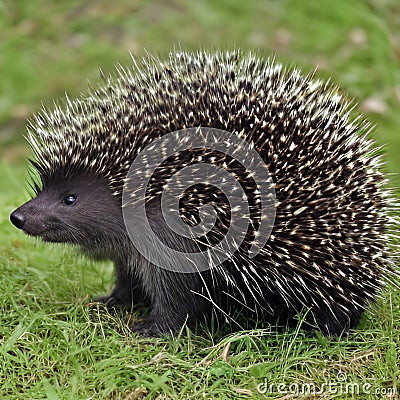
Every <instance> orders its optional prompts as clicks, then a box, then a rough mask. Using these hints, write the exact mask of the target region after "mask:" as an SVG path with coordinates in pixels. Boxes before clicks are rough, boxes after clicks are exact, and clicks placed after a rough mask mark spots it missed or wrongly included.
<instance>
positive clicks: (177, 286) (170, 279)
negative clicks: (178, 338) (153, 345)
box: [131, 265, 211, 336]
mask: <svg viewBox="0 0 400 400" xmlns="http://www.w3.org/2000/svg"><path fill="white" fill-rule="evenodd" d="M148 267H150V269H151V273H150V274H146V275H147V276H149V280H147V281H145V282H144V284H145V285H147V286H146V289H147V290H148V291H149V292H150V293H151V309H150V313H149V315H148V316H147V317H146V318H144V319H141V320H138V321H137V322H136V323H134V324H133V325H131V330H132V331H133V332H138V333H140V334H141V335H143V336H160V335H161V334H172V335H174V334H177V333H178V332H179V330H180V329H181V328H182V326H183V325H184V324H185V323H186V324H187V325H188V326H189V328H193V327H194V326H195V324H196V322H197V321H199V320H200V319H201V318H202V317H204V316H205V315H206V314H207V312H208V311H209V309H210V308H211V305H210V303H209V302H208V301H207V300H204V298H203V297H202V296H201V295H199V293H201V292H202V287H203V285H202V280H201V278H200V276H199V274H197V273H176V272H171V271H168V270H165V269H162V268H159V267H156V266H154V265H151V266H150V265H149V266H148ZM150 277H151V280H150Z"/></svg>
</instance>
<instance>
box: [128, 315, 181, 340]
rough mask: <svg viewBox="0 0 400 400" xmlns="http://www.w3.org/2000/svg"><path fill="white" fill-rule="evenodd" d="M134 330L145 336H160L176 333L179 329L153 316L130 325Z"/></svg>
mask: <svg viewBox="0 0 400 400" xmlns="http://www.w3.org/2000/svg"><path fill="white" fill-rule="evenodd" d="M130 329H131V331H132V332H137V333H139V335H141V336H144V337H159V336H161V335H170V336H171V335H174V334H175V333H177V331H178V329H174V328H172V327H171V326H169V325H167V324H160V322H157V321H155V320H154V319H153V318H143V319H140V320H138V321H137V322H135V323H134V324H133V325H131V326H130Z"/></svg>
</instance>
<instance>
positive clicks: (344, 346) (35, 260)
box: [0, 0, 400, 400]
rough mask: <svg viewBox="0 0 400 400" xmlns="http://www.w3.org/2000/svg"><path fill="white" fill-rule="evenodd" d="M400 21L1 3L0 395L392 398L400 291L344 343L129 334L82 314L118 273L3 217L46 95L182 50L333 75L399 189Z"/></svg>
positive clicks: (117, 321)
mask: <svg viewBox="0 0 400 400" xmlns="http://www.w3.org/2000/svg"><path fill="white" fill-rule="evenodd" d="M399 16H400V5H399V4H398V2H397V1H396V0H382V1H362V0H355V1H351V2H349V1H347V0H337V1H335V2H332V1H321V2H298V1H294V0H286V1H281V2H278V1H272V0H270V1H248V2H241V1H227V0H223V1H218V2H215V1H211V0H208V1H196V2H184V1H183V0H169V1H166V2H163V1H161V0H160V1H156V2H146V1H144V0H137V1H134V2H132V1H128V0H122V1H119V2H109V1H98V2H93V1H68V2H56V1H37V2H32V1H27V0H21V1H18V2H16V1H3V2H0V55H1V56H0V71H1V72H2V76H1V79H0V156H1V160H2V161H1V163H0V205H1V207H0V238H1V240H0V287H1V291H0V398H1V399H3V398H4V399H89V398H91V399H125V400H128V399H130V400H133V399H158V400H161V399H202V398H209V399H238V398H259V399H266V398H269V399H275V398H276V399H279V398H281V399H283V398H285V399H287V398H294V399H297V398H309V397H310V396H308V397H307V395H304V396H303V395H301V394H293V393H291V392H294V391H295V389H296V386H295V385H300V386H301V385H302V384H310V385H312V384H315V385H317V386H318V387H321V386H322V385H323V384H324V383H331V385H332V386H331V388H328V387H326V386H325V387H324V390H323V392H322V393H321V394H318V395H316V396H315V397H314V398H320V399H325V398H326V399H329V398H339V399H347V398H360V399H369V398H371V399H375V398H381V399H393V398H395V397H394V396H392V395H391V393H393V390H394V388H396V387H397V389H399V386H400V383H399V381H400V372H399V365H400V358H399V353H400V351H399V349H398V343H400V295H399V293H398V291H395V290H394V289H392V290H387V291H386V292H385V293H384V295H383V298H382V299H381V300H379V301H378V303H377V304H376V305H374V306H372V307H371V310H370V311H369V312H368V313H366V315H365V316H364V320H363V321H362V323H361V325H360V327H359V328H358V329H357V330H355V331H354V333H352V335H351V336H350V337H349V338H346V339H341V340H340V339H330V338H323V337H320V336H318V335H317V336H315V337H307V336H305V335H304V333H303V332H302V331H301V330H294V331H289V332H286V333H277V332H275V330H274V329H272V328H271V329H268V330H265V331H254V332H245V333H244V332H240V333H237V334H234V335H231V336H228V337H225V338H222V339H220V340H219V341H215V340H213V339H212V338H211V337H199V336H195V335H193V334H190V333H189V334H188V335H189V336H187V333H186V332H185V333H184V335H183V337H181V338H177V339H174V340H172V339H165V338H164V339H157V340H144V339H139V338H138V337H136V336H133V335H131V334H130V333H129V331H128V330H127V328H126V325H127V322H128V321H129V318H130V317H129V315H125V314H121V315H118V316H111V315H109V314H107V313H106V312H104V310H102V309H101V308H97V307H96V306H89V307H88V306H87V302H88V299H89V298H90V297H93V296H97V295H100V294H104V293H106V292H107V291H109V289H110V287H111V284H112V268H111V265H109V264H106V263H104V264H99V263H92V262H90V261H88V260H86V259H84V258H83V257H81V256H79V255H78V254H77V253H76V252H74V251H73V250H71V249H70V248H68V247H60V246H49V245H44V244H42V243H40V242H37V241H35V240H32V239H29V238H26V237H25V236H23V235H22V233H21V232H19V231H17V230H16V229H14V228H13V227H12V226H11V224H10V223H9V221H8V215H9V213H10V212H11V211H12V210H13V209H14V208H15V207H16V206H17V205H19V204H20V203H22V202H23V201H24V200H26V199H27V192H26V190H25V183H24V178H25V176H26V172H25V171H26V163H25V157H26V156H27V155H28V154H29V151H28V149H27V147H26V145H25V143H24V142H23V140H22V135H23V133H24V132H25V131H24V125H25V123H26V118H28V117H29V116H30V115H31V113H32V112H33V111H35V110H36V109H38V108H40V104H41V101H43V102H44V103H45V104H50V105H51V101H52V100H51V99H52V98H57V97H62V96H63V93H64V92H68V94H69V96H70V97H74V96H76V95H78V94H79V92H80V91H83V90H85V88H86V86H87V81H86V79H90V80H91V81H96V80H97V76H98V68H99V67H101V68H102V69H103V70H105V71H111V70H112V68H113V65H114V64H115V63H116V62H121V63H127V62H129V55H128V51H129V50H130V51H132V52H133V53H134V54H136V55H141V54H143V48H144V47H146V48H147V49H148V50H150V51H151V52H156V53H158V54H161V55H165V54H166V53H167V52H168V51H169V50H170V49H172V48H173V47H174V45H177V44H178V43H180V45H181V46H182V47H184V48H188V49H196V48H197V47H198V46H201V47H203V48H217V47H218V48H221V47H222V48H232V47H241V48H244V49H254V48H256V49H260V50H261V51H263V52H265V53H266V54H270V53H271V52H276V54H277V58H278V60H280V61H283V62H287V63H290V64H297V65H299V66H302V67H303V69H305V70H309V69H313V68H314V67H315V66H318V69H319V71H318V74H319V75H320V76H322V77H327V76H331V75H332V76H333V77H334V78H333V80H334V81H335V82H336V83H339V84H340V85H341V86H342V87H343V88H345V89H346V90H347V91H348V92H349V93H351V94H352V95H353V96H355V97H356V98H358V99H359V101H360V108H361V110H362V111H363V112H365V113H366V114H367V116H368V118H369V119H371V120H372V121H373V122H374V123H377V124H378V125H379V128H378V129H377V131H376V138H377V141H378V143H380V144H385V145H386V153H387V156H386V157H385V160H386V162H387V164H386V166H385V169H386V171H387V172H388V175H389V176H390V178H391V183H392V185H393V186H400V179H399V176H398V175H396V174H397V173H398V171H399V170H400V157H399V156H398V154H399V151H400V135H399V133H398V127H399V126H400V113H399V112H398V108H399V106H400V68H399V59H400V33H399V32H400V17H399ZM226 354H228V356H226ZM270 384H271V385H272V386H271V387H269V385H270ZM279 384H285V385H286V386H281V387H279V386H278V385H279ZM290 384H292V386H289V385H290ZM349 385H350V386H349ZM351 385H352V386H351ZM363 385H364V386H363ZM368 385H370V386H368ZM351 388H353V390H357V389H359V391H360V394H359V395H358V396H352V395H351ZM278 389H282V390H281V393H279V390H278ZM300 389H301V387H300ZM305 389H306V387H305ZM284 390H288V391H289V393H282V391H284Z"/></svg>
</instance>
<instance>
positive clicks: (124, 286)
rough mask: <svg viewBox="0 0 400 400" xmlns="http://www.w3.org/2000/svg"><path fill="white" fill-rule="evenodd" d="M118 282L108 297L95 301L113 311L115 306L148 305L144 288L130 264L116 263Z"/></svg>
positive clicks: (120, 261)
mask: <svg viewBox="0 0 400 400" xmlns="http://www.w3.org/2000/svg"><path fill="white" fill-rule="evenodd" d="M115 273H116V280H115V285H114V288H113V290H112V291H111V293H110V294H109V295H108V296H104V297H99V298H97V299H96V300H95V301H96V302H99V303H103V304H104V305H105V306H106V307H107V308H109V309H111V308H114V307H115V306H128V307H133V306H135V305H137V304H144V305H148V299H147V298H146V296H145V294H144V292H143V289H142V286H141V285H140V282H139V280H138V278H137V277H136V276H135V273H134V271H132V270H131V269H130V268H129V264H128V263H127V262H124V261H123V260H119V261H117V262H116V263H115Z"/></svg>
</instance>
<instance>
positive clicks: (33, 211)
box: [10, 197, 54, 237]
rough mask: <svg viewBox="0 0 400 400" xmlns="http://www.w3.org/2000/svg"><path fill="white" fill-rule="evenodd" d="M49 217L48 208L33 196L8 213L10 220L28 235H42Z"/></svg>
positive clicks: (49, 219)
mask: <svg viewBox="0 0 400 400" xmlns="http://www.w3.org/2000/svg"><path fill="white" fill-rule="evenodd" d="M51 220H54V217H53V218H51V216H50V212H49V210H48V209H47V208H46V207H45V205H43V204H41V202H40V201H38V198H37V197H35V198H33V199H32V200H29V201H28V202H26V203H24V204H22V205H21V206H20V207H18V208H17V209H16V210H15V211H13V212H12V213H11V214H10V221H11V222H12V223H13V225H14V226H16V227H17V228H18V229H22V230H23V231H24V232H25V233H26V234H28V235H30V236H38V237H43V234H44V232H45V231H46V229H48V227H49V226H48V225H49V221H51Z"/></svg>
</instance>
